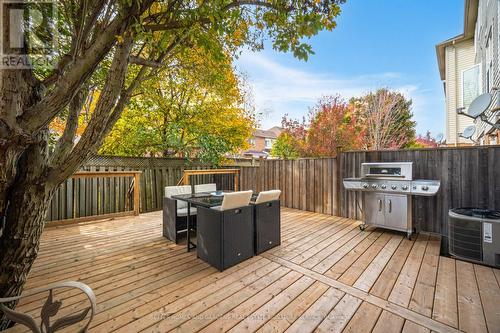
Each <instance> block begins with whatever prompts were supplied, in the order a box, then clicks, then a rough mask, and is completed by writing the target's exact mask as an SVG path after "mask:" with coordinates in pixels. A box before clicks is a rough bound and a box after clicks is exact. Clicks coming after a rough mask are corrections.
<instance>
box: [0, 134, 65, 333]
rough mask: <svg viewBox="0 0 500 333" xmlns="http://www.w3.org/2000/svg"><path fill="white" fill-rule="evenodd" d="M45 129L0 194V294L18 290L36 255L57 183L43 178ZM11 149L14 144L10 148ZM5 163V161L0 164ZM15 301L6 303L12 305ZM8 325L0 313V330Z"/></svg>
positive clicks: (11, 293) (27, 149)
mask: <svg viewBox="0 0 500 333" xmlns="http://www.w3.org/2000/svg"><path fill="white" fill-rule="evenodd" d="M47 133H48V132H47V131H46V130H45V131H43V132H42V133H40V134H38V136H37V139H38V141H37V142H36V143H33V144H30V145H29V146H28V147H27V148H26V149H24V150H23V152H22V153H21V154H20V158H19V159H18V160H17V161H16V160H13V159H10V162H11V163H14V165H13V166H12V165H11V166H10V167H11V168H13V169H15V172H16V177H15V178H14V180H13V181H12V183H11V184H10V186H9V187H8V188H7V189H4V191H3V192H2V193H0V195H1V196H2V197H3V198H5V199H6V200H4V201H3V202H4V205H3V207H1V211H3V212H5V214H6V215H5V217H4V226H3V228H1V230H0V231H1V234H0V262H1V263H2V264H1V265H0V295H1V296H2V297H8V296H16V295H19V294H21V292H22V289H23V285H24V283H25V282H26V278H27V276H28V273H29V271H30V269H31V266H32V265H33V262H34V261H35V259H36V256H37V253H38V246H39V242H40V236H41V234H42V230H43V227H44V221H45V215H46V213H47V209H48V207H49V204H50V200H51V198H52V195H53V193H54V189H55V188H56V186H57V185H58V184H52V183H50V182H46V180H45V179H44V178H45V177H44V170H46V166H47V137H48V134H47ZM10 150H11V151H15V150H16V149H15V147H12V148H11V149H10ZM3 167H5V165H3ZM14 306H15V304H9V307H11V308H13V307H14ZM9 325H10V323H9V321H8V320H5V318H4V317H3V314H2V316H1V317H0V330H2V329H5V328H7V327H8V326H9Z"/></svg>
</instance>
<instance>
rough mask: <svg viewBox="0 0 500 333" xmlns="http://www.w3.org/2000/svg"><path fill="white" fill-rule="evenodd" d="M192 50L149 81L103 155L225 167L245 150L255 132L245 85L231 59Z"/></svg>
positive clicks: (124, 116) (119, 121) (117, 124)
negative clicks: (184, 160)
mask: <svg viewBox="0 0 500 333" xmlns="http://www.w3.org/2000/svg"><path fill="white" fill-rule="evenodd" d="M218 57H220V55H216V54H210V52H208V51H207V50H204V49H200V48H191V49H189V50H187V51H185V52H183V53H181V54H178V55H177V56H176V59H175V61H173V63H174V64H175V65H174V66H172V67H171V68H169V70H168V71H160V72H159V73H158V77H157V79H154V80H150V81H148V82H145V83H144V84H143V85H142V86H141V87H139V88H138V89H137V93H136V95H135V97H134V98H133V99H132V100H131V103H130V104H129V106H128V107H127V108H126V109H125V111H124V113H123V115H122V117H121V119H120V120H118V121H117V123H116V125H115V126H114V128H113V130H112V131H111V133H110V135H109V136H108V137H107V138H106V140H105V141H104V144H103V146H102V148H101V150H100V152H101V153H103V154H109V155H125V156H144V155H146V154H148V155H152V156H163V157H169V156H181V157H187V158H200V159H202V160H203V161H204V162H209V163H212V164H219V163H220V162H221V161H222V159H223V157H224V155H225V154H226V153H231V152H236V151H237V150H239V149H242V148H245V145H246V141H247V139H248V137H249V136H250V135H251V129H252V128H253V127H254V116H253V114H252V112H251V110H246V109H245V101H244V89H245V85H244V82H243V81H242V80H241V79H240V77H239V76H238V75H237V73H236V72H235V71H234V69H233V67H232V63H231V58H230V57H226V59H223V60H221V59H215V58H218Z"/></svg>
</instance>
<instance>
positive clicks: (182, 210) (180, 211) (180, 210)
mask: <svg viewBox="0 0 500 333" xmlns="http://www.w3.org/2000/svg"><path fill="white" fill-rule="evenodd" d="M177 202H179V200H177ZM187 213H188V209H187V207H184V208H178V209H177V217H184V216H187ZM190 215H191V216H192V215H196V208H195V207H191V211H190Z"/></svg>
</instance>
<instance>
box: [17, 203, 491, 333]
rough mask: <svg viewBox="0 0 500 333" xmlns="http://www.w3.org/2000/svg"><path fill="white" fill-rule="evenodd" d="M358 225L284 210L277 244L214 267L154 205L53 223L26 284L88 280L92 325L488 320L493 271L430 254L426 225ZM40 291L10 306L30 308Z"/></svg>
mask: <svg viewBox="0 0 500 333" xmlns="http://www.w3.org/2000/svg"><path fill="white" fill-rule="evenodd" d="M358 225H359V222H358V221H353V220H349V219H345V218H340V217H335V216H328V215H322V214H318V213H312V212H305V211H300V210H295V209H288V208H283V209H282V229H281V230H282V244H281V246H279V247H277V248H274V249H272V250H270V251H268V252H266V253H264V254H262V255H260V256H255V257H253V258H251V259H249V260H247V261H245V262H243V263H241V264H239V265H237V266H235V267H232V268H230V269H227V270H225V271H224V272H218V271H217V270H216V269H214V268H212V267H210V266H209V265H208V264H206V263H204V262H203V261H201V260H200V259H197V258H196V253H195V252H191V253H187V252H186V251H185V245H183V244H174V243H172V242H170V241H167V240H166V239H164V238H163V237H162V236H161V212H154V213H148V214H142V215H140V216H138V217H127V218H120V219H116V220H111V221H105V222H100V223H94V224H82V225H75V226H64V227H52V228H47V229H46V230H45V232H44V234H43V236H42V242H41V245H40V254H39V257H38V259H37V260H36V262H35V264H34V266H33V270H32V271H31V273H30V276H29V278H28V282H27V284H26V287H27V289H30V288H34V287H38V286H44V285H46V284H47V283H49V282H58V281H65V280H79V281H82V282H84V283H87V284H88V285H89V286H90V287H91V288H92V289H93V290H94V292H95V294H96V297H97V304H98V305H97V306H98V313H97V314H96V315H95V317H94V320H93V322H92V325H91V329H90V332H139V331H145V332H167V331H176V332H207V333H208V332H210V333H211V332H226V331H232V332H266V333H267V332H301V333H303V332H313V331H317V332H326V331H328V332H340V331H345V332H372V331H373V332H384V333H387V332H401V331H403V332H430V331H442V332H457V329H463V330H469V331H470V330H472V329H473V330H474V331H485V332H486V331H488V330H489V332H494V331H495V330H498V328H499V327H500V322H499V318H500V313H499V311H500V310H499V307H498V299H499V297H500V287H499V278H500V273H499V270H498V269H492V268H488V267H485V266H479V265H475V264H469V263H466V262H462V261H458V260H455V259H450V258H445V257H441V256H439V249H440V237H439V236H436V235H432V234H427V233H421V234H419V235H418V238H417V237H414V238H413V239H412V240H408V239H406V238H404V235H403V234H401V233H397V232H392V231H386V230H381V229H376V228H368V229H367V230H365V231H364V232H361V231H360V230H359V229H358V228H357V226H358ZM45 297H46V294H37V295H34V296H31V297H27V298H25V299H23V300H22V301H21V302H20V303H19V306H18V309H19V310H21V311H25V312H27V313H29V314H31V315H33V316H35V317H36V316H38V315H39V312H40V309H41V307H42V305H43V302H44V300H45ZM56 299H59V300H61V301H62V302H63V307H62V309H61V310H60V312H59V314H58V316H60V315H65V314H72V313H75V312H77V311H79V310H81V309H82V308H83V307H84V306H86V304H87V303H86V298H85V297H84V296H83V295H82V294H80V293H78V292H76V291H74V290H61V291H58V292H57V293H56ZM8 331H9V332H27V329H26V328H24V327H23V326H19V325H16V326H15V327H13V328H11V329H9V330H8ZM73 331H75V327H71V328H66V329H64V330H63V332H73Z"/></svg>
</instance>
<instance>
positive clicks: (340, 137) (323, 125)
mask: <svg viewBox="0 0 500 333" xmlns="http://www.w3.org/2000/svg"><path fill="white" fill-rule="evenodd" d="M310 119H311V122H310V125H309V131H308V134H307V155H309V156H323V157H326V156H332V157H333V156H336V155H337V152H338V151H339V149H344V150H348V149H360V148H361V147H362V145H363V137H364V129H363V125H362V123H361V122H360V121H359V117H358V115H357V114H356V111H355V108H353V107H352V105H350V104H347V103H346V102H345V101H344V100H342V99H341V98H340V96H329V97H324V98H322V99H321V100H320V101H319V102H318V104H317V105H316V106H315V107H314V108H313V109H312V110H311V113H310Z"/></svg>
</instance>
